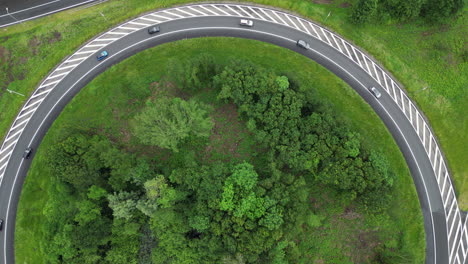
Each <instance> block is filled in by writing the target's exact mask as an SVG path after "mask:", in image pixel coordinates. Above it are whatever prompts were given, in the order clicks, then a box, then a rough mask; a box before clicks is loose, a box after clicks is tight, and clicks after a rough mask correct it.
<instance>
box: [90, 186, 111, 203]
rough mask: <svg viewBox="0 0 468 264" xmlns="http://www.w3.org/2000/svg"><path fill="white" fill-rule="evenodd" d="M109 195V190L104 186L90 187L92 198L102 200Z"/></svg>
mask: <svg viewBox="0 0 468 264" xmlns="http://www.w3.org/2000/svg"><path fill="white" fill-rule="evenodd" d="M106 196H107V191H106V190H105V189H103V188H100V187H98V186H96V185H93V186H91V187H89V189H88V198H89V199H92V200H100V199H101V198H104V197H106Z"/></svg>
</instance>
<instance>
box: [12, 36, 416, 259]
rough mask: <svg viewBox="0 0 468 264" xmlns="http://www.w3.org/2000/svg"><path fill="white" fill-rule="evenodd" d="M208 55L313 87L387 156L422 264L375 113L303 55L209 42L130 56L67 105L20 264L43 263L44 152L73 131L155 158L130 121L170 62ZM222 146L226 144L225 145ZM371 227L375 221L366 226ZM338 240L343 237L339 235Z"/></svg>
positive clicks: (399, 223) (36, 193) (31, 193)
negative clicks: (46, 156)
mask: <svg viewBox="0 0 468 264" xmlns="http://www.w3.org/2000/svg"><path fill="white" fill-rule="evenodd" d="M207 52H209V53H210V54H212V55H213V56H214V57H215V58H216V61H217V63H219V64H221V65H223V64H226V63H228V62H229V61H230V60H232V59H241V60H250V61H253V62H255V63H256V64H259V65H261V66H264V67H270V68H271V69H272V70H274V71H275V72H277V73H279V74H285V75H288V76H289V77H290V78H291V79H293V80H295V81H297V82H300V83H301V84H303V85H302V86H306V87H311V89H314V90H316V92H317V96H319V97H322V98H323V100H325V101H328V102H329V103H330V107H331V108H332V109H333V110H334V111H335V112H336V113H337V114H338V115H339V116H340V117H342V118H343V119H345V120H347V121H348V122H349V123H350V125H351V127H352V128H353V129H354V130H356V131H358V132H359V133H361V134H362V135H363V138H364V141H365V144H367V145H368V146H369V147H371V148H374V149H377V150H379V151H381V152H383V153H385V156H386V157H387V159H388V160H389V162H390V164H391V166H392V168H393V169H394V171H395V173H396V174H397V177H398V180H397V181H396V186H395V193H394V202H393V206H392V208H391V210H390V215H391V216H392V221H394V225H395V226H394V228H395V229H397V230H400V231H402V232H403V233H404V236H403V237H402V241H401V243H402V245H404V246H405V248H407V249H408V250H409V251H410V252H414V254H415V255H416V256H417V257H416V259H417V263H422V262H423V260H424V252H425V251H424V248H425V239H424V230H423V221H422V215H421V211H420V208H419V203H418V199H417V196H416V191H415V188H414V185H413V183H412V179H411V176H410V174H409V171H408V169H407V166H406V164H405V161H404V159H403V157H402V155H401V153H400V151H399V150H398V148H397V146H396V144H395V143H394V141H393V139H392V138H391V136H390V134H389V132H388V131H387V130H386V128H385V127H384V125H383V123H382V122H381V121H380V119H379V118H378V117H377V115H376V114H375V113H374V112H373V111H372V110H371V108H370V107H369V106H368V105H367V104H366V103H365V102H364V101H363V100H362V99H361V98H360V97H359V96H358V95H357V94H356V93H355V92H354V91H353V90H352V88H350V87H349V86H347V85H346V84H345V83H344V82H343V81H342V80H340V79H338V78H337V77H336V76H334V75H333V74H332V73H330V72H328V71H327V70H325V69H324V68H322V67H321V66H320V65H318V64H316V63H315V62H312V61H310V60H308V59H307V58H305V57H303V56H301V55H298V54H296V53H293V52H291V51H289V50H286V49H282V48H279V47H276V46H273V45H270V44H265V43H261V42H257V41H252V40H241V39H230V38H211V39H191V40H184V41H179V42H174V43H169V44H165V45H161V46H158V47H155V48H152V49H150V50H147V51H143V52H141V53H139V54H137V55H135V56H132V57H130V58H129V59H127V60H125V61H124V62H122V63H120V64H118V65H116V66H114V67H111V68H110V69H108V70H107V71H105V72H104V73H103V74H101V75H100V76H98V77H97V78H96V79H95V80H93V81H92V82H91V83H90V84H88V85H87V86H86V87H85V88H84V89H83V90H82V91H81V92H80V93H79V94H78V95H77V96H76V97H75V98H74V99H73V100H72V102H71V103H70V104H69V105H67V107H66V108H65V110H64V111H63V112H62V114H61V115H60V116H59V118H58V119H57V120H56V121H55V123H54V125H53V126H52V128H51V129H50V130H49V131H48V134H47V135H46V137H45V139H44V141H43V144H41V147H40V148H39V149H38V151H37V154H36V158H35V159H34V161H33V166H32V169H31V170H30V173H29V175H28V177H27V178H26V182H25V187H24V189H23V195H22V197H21V201H20V205H19V210H18V219H19V221H18V222H17V226H16V230H17V231H16V234H17V236H16V245H17V250H16V257H17V262H18V263H41V260H42V259H43V257H44V256H43V255H41V254H43V253H42V252H38V251H34V246H35V245H36V244H37V243H39V244H41V243H47V241H42V240H41V234H40V229H38V227H39V226H40V224H41V222H40V221H41V215H42V211H43V209H44V208H43V207H44V204H45V202H46V199H47V197H44V195H43V191H41V190H42V189H38V188H41V187H42V188H46V187H43V186H47V183H48V182H49V181H50V180H51V179H48V175H49V174H48V173H47V168H44V167H41V161H42V160H43V155H44V149H45V148H46V147H47V145H49V144H51V143H52V142H54V141H56V140H58V139H60V138H63V137H65V136H66V134H67V133H69V131H70V130H72V129H73V130H89V129H91V130H92V131H94V132H96V133H100V134H104V135H107V136H109V137H110V138H113V141H115V142H123V144H124V146H123V147H126V148H129V149H131V150H132V151H134V152H138V151H141V152H142V153H143V152H145V151H148V152H151V151H153V152H154V150H148V149H146V150H145V149H144V148H142V147H141V146H138V144H137V140H136V139H135V138H134V137H133V136H129V124H128V120H129V119H131V117H132V116H133V115H134V114H135V113H136V112H137V111H138V109H140V108H141V107H142V106H143V105H144V103H145V101H146V100H147V99H148V98H151V97H154V96H155V95H157V91H158V89H157V88H155V86H154V82H159V80H160V79H161V78H162V77H163V76H164V74H165V69H164V68H162V67H160V65H165V64H166V63H167V61H168V60H169V59H170V58H173V57H177V59H179V60H182V61H183V60H188V59H189V58H191V57H193V56H195V55H196V54H200V53H207ZM135 65H138V67H136V66H135ZM142 69H145V70H142ZM109 80H112V81H109ZM152 84H153V85H152ZM212 97H213V95H212V94H210V93H209V92H208V93H202V94H201V95H199V96H198V98H197V99H198V100H200V101H204V102H206V103H209V102H210V101H213V100H211V98H212ZM219 107H222V105H219V106H216V105H214V106H213V109H217V110H219ZM96 113H98V114H96ZM228 119H229V118H228V117H226V116H225V115H221V116H220V117H219V119H218V122H219V123H220V124H221V125H225V128H226V129H227V130H229V129H231V128H232V129H234V128H235V127H237V128H238V129H242V128H240V126H238V125H237V126H231V127H230V126H229V125H227V124H226V120H228ZM220 142H221V143H220V144H222V143H223V141H222V140H221V141H220ZM243 144H244V145H242V144H241V146H240V147H239V148H240V150H241V152H242V151H244V152H245V151H246V150H248V149H249V148H250V147H249V146H250V144H252V142H249V141H248V140H247V141H245V142H244V143H243ZM218 154H219V155H221V156H217V158H219V157H222V155H223V154H222V153H218ZM316 191H317V190H316ZM332 213H336V212H332ZM26 217H27V218H32V219H35V221H34V222H33V223H32V224H30V223H26V222H25V221H23V220H22V219H26ZM369 221H371V219H369V220H366V222H369ZM348 227H349V226H348ZM347 230H348V231H349V232H351V231H350V230H352V229H351V227H350V228H348V229H347ZM363 230H365V227H363ZM335 233H336V235H338V234H337V233H339V232H338V231H337V232H335ZM338 238H339V236H335V235H333V234H331V235H330V237H329V239H330V241H329V242H330V243H331V241H332V240H333V239H334V240H336V239H338ZM33 241H34V242H33Z"/></svg>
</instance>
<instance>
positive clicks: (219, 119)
mask: <svg viewBox="0 0 468 264" xmlns="http://www.w3.org/2000/svg"><path fill="white" fill-rule="evenodd" d="M211 118H212V120H213V122H214V127H213V129H212V134H211V136H210V138H209V144H208V145H207V146H206V148H205V149H204V153H203V156H204V159H205V160H212V159H213V156H214V155H216V154H218V155H219V154H220V155H222V156H223V157H225V158H226V161H228V159H229V157H234V158H241V157H242V155H241V154H240V153H239V151H238V150H239V145H240V144H241V143H242V142H243V140H244V138H243V136H244V135H246V134H249V133H248V131H247V129H246V128H245V127H244V124H243V123H242V122H240V121H239V116H238V112H237V107H236V106H235V105H234V104H232V103H229V104H225V105H223V106H221V107H219V108H217V109H215V111H214V113H213V114H212V115H211Z"/></svg>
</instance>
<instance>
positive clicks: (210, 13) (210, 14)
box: [199, 5, 218, 16]
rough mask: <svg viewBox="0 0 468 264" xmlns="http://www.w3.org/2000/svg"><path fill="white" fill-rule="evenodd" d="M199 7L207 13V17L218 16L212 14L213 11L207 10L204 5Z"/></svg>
mask: <svg viewBox="0 0 468 264" xmlns="http://www.w3.org/2000/svg"><path fill="white" fill-rule="evenodd" d="M199 7H200V8H202V9H203V10H205V11H207V12H209V14H208V15H209V16H213V15H215V16H216V15H218V14H217V13H215V12H213V11H212V10H210V9H209V8H207V7H205V6H204V5H201V6H199Z"/></svg>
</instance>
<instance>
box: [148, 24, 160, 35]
mask: <svg viewBox="0 0 468 264" xmlns="http://www.w3.org/2000/svg"><path fill="white" fill-rule="evenodd" d="M159 30H160V29H159V27H158V26H152V27H149V28H148V34H154V33H158V32H159Z"/></svg>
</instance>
